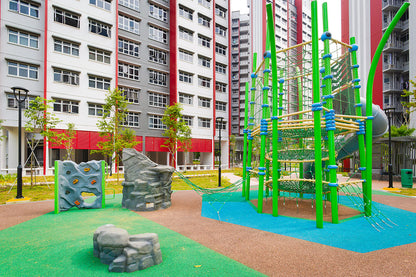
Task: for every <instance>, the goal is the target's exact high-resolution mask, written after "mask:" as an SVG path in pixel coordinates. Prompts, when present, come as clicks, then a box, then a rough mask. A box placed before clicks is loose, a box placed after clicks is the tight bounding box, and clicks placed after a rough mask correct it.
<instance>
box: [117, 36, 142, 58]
mask: <svg viewBox="0 0 416 277" xmlns="http://www.w3.org/2000/svg"><path fill="white" fill-rule="evenodd" d="M118 52H120V53H123V54H126V55H130V56H133V57H138V56H139V44H138V43H136V42H134V41H131V40H126V39H122V38H119V39H118Z"/></svg>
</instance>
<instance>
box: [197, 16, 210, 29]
mask: <svg viewBox="0 0 416 277" xmlns="http://www.w3.org/2000/svg"><path fill="white" fill-rule="evenodd" d="M210 22H211V19H210V18H209V17H206V16H203V15H202V14H198V23H199V24H200V25H202V26H205V27H208V28H209V27H210Z"/></svg>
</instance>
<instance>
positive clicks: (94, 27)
mask: <svg viewBox="0 0 416 277" xmlns="http://www.w3.org/2000/svg"><path fill="white" fill-rule="evenodd" d="M88 27H89V31H90V32H91V33H94V34H97V35H100V36H103V37H108V38H110V37H111V26H110V25H108V24H105V23H102V22H99V21H97V20H94V19H90V20H89V25H88Z"/></svg>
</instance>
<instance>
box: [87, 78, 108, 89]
mask: <svg viewBox="0 0 416 277" xmlns="http://www.w3.org/2000/svg"><path fill="white" fill-rule="evenodd" d="M110 83H111V79H109V78H104V77H96V76H88V86H89V87H90V88H97V89H104V90H107V89H109V88H110Z"/></svg>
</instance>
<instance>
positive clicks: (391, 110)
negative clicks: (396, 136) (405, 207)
mask: <svg viewBox="0 0 416 277" xmlns="http://www.w3.org/2000/svg"><path fill="white" fill-rule="evenodd" d="M394 110H395V108H386V109H384V112H385V113H386V114H387V117H388V121H389V168H388V170H389V188H393V165H392V163H391V125H392V123H391V119H392V115H393V113H394Z"/></svg>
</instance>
